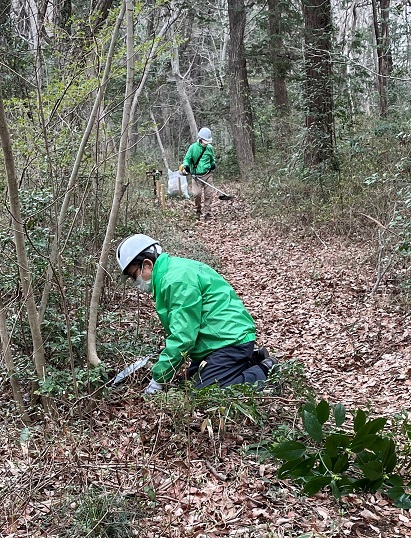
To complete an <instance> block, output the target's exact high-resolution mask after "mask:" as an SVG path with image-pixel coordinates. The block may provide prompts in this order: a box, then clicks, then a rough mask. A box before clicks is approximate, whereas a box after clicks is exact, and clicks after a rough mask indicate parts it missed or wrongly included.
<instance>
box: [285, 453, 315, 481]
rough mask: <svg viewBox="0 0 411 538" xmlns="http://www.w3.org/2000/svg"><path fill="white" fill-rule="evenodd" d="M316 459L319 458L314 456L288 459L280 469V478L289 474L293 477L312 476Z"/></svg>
mask: <svg viewBox="0 0 411 538" xmlns="http://www.w3.org/2000/svg"><path fill="white" fill-rule="evenodd" d="M316 461H317V459H316V458H314V457H312V458H306V459H303V458H302V459H300V460H295V461H288V462H287V463H285V464H284V465H282V466H281V467H280V468H279V469H278V471H277V475H278V478H285V477H287V476H291V477H293V478H304V477H307V476H311V475H312V473H311V469H312V468H313V467H314V464H315V462H316Z"/></svg>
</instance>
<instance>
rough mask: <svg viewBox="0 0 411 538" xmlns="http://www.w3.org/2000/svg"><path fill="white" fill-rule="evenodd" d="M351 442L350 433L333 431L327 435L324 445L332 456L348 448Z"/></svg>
mask: <svg viewBox="0 0 411 538" xmlns="http://www.w3.org/2000/svg"><path fill="white" fill-rule="evenodd" d="M349 444H350V438H349V437H348V435H344V434H342V433H332V434H330V435H328V436H327V438H326V440H325V443H324V447H325V450H326V452H327V453H328V454H329V455H330V456H331V457H335V456H338V454H339V453H340V452H341V451H342V450H345V449H346V448H347V446H348V445H349Z"/></svg>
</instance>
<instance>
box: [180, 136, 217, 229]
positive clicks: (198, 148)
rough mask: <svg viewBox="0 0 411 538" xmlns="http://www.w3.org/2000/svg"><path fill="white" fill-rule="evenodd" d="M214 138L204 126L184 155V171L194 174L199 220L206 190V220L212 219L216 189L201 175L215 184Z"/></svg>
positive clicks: (195, 199)
mask: <svg viewBox="0 0 411 538" xmlns="http://www.w3.org/2000/svg"><path fill="white" fill-rule="evenodd" d="M212 141H213V138H212V136H211V131H210V129H208V128H207V127H203V128H202V129H200V130H199V131H198V135H197V142H194V144H191V146H190V147H189V148H188V150H187V153H186V155H185V157H184V161H183V164H182V169H183V170H181V171H182V172H183V173H186V174H192V191H193V196H194V205H195V208H196V217H197V220H200V218H201V196H202V193H203V192H204V220H205V221H209V220H210V219H211V204H212V202H213V194H214V189H213V188H212V187H210V186H209V185H206V184H205V183H202V182H201V181H200V180H199V179H196V176H199V177H200V178H201V179H203V180H204V181H207V183H210V185H212V184H213V171H214V170H215V156H214V149H213V146H212V145H211V142H212Z"/></svg>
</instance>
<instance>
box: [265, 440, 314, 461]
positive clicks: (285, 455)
mask: <svg viewBox="0 0 411 538" xmlns="http://www.w3.org/2000/svg"><path fill="white" fill-rule="evenodd" d="M269 450H270V453H271V454H272V455H273V457H274V458H277V459H279V460H286V461H294V460H298V459H299V458H301V456H303V455H304V453H305V451H306V450H307V449H306V447H305V445H303V444H302V443H298V442H297V441H285V442H284V443H280V444H279V445H277V446H275V447H274V448H270V449H269Z"/></svg>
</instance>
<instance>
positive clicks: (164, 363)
mask: <svg viewBox="0 0 411 538" xmlns="http://www.w3.org/2000/svg"><path fill="white" fill-rule="evenodd" d="M165 294H166V296H165V297H164V300H165V303H166V304H167V309H168V326H169V333H170V334H169V335H167V338H166V347H165V348H164V349H163V351H162V352H161V353H160V356H159V358H158V361H157V362H156V364H155V365H154V366H153V368H152V374H153V379H154V380H155V381H157V383H167V382H168V381H170V380H171V379H172V378H173V377H174V375H175V374H176V373H177V372H178V370H179V369H180V368H181V366H182V364H183V362H184V358H185V354H186V353H190V350H191V349H192V348H193V347H194V346H195V344H196V340H197V335H198V331H199V328H200V323H201V314H202V296H201V292H200V290H199V288H198V286H196V285H195V284H193V283H188V284H187V283H186V282H177V283H173V284H172V285H170V286H169V287H168V289H167V290H165Z"/></svg>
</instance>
